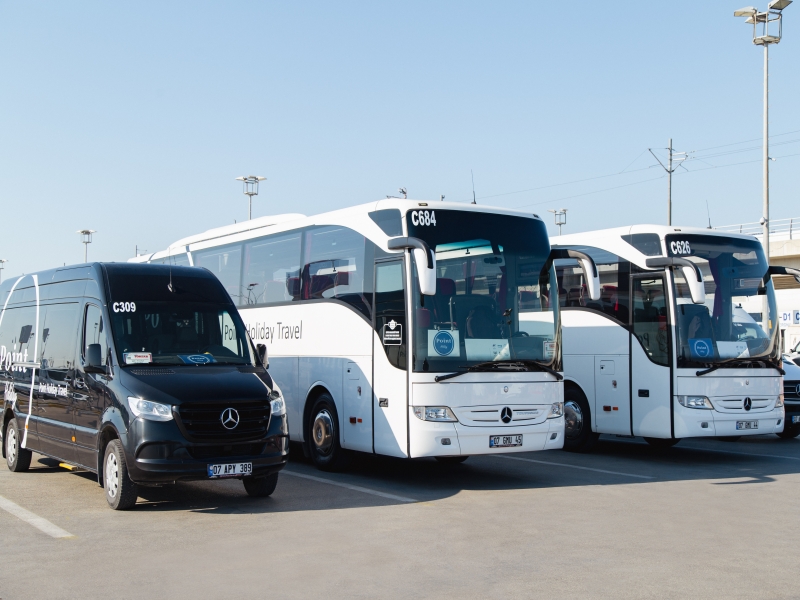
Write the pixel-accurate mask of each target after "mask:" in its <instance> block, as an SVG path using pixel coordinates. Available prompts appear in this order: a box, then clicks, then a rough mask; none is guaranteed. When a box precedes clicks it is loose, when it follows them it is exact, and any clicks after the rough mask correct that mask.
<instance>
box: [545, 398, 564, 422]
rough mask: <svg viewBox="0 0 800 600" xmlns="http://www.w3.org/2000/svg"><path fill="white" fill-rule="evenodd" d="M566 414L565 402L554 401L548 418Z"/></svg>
mask: <svg viewBox="0 0 800 600" xmlns="http://www.w3.org/2000/svg"><path fill="white" fill-rule="evenodd" d="M563 416H564V403H563V402H553V404H552V405H551V406H550V412H549V413H547V418H548V419H557V418H558V417H563Z"/></svg>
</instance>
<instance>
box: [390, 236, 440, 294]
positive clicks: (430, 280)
mask: <svg viewBox="0 0 800 600" xmlns="http://www.w3.org/2000/svg"><path fill="white" fill-rule="evenodd" d="M389 250H413V254H414V262H415V263H416V265H417V279H418V281H419V291H420V292H421V293H422V294H424V295H425V296H435V295H436V255H435V254H434V253H433V251H432V250H431V249H430V248H429V247H428V244H426V243H425V242H424V241H423V240H421V239H419V238H414V237H397V238H391V239H390V240H389Z"/></svg>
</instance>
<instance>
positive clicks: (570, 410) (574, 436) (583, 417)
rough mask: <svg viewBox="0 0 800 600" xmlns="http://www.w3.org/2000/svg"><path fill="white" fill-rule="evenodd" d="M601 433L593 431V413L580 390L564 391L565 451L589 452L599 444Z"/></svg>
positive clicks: (569, 388)
mask: <svg viewBox="0 0 800 600" xmlns="http://www.w3.org/2000/svg"><path fill="white" fill-rule="evenodd" d="M599 437H600V434H599V433H594V432H593V431H592V411H591V409H590V408H589V402H588V401H587V400H586V396H584V395H583V392H582V391H581V390H580V388H575V387H572V386H570V387H568V388H566V389H565V390H564V450H566V451H568V452H588V451H589V450H591V449H592V448H593V447H594V445H595V444H596V443H597V438H599Z"/></svg>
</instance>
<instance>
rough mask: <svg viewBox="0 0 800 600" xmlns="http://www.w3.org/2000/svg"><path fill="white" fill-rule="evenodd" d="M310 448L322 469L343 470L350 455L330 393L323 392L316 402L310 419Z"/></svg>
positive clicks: (308, 429)
mask: <svg viewBox="0 0 800 600" xmlns="http://www.w3.org/2000/svg"><path fill="white" fill-rule="evenodd" d="M307 431H308V437H307V440H308V449H309V452H311V460H313V461H314V464H315V465H316V467H317V468H318V469H319V470H320V471H341V470H342V469H344V468H345V467H347V465H348V463H349V462H350V460H349V459H350V456H349V454H348V452H347V450H345V449H344V448H342V445H341V438H340V437H339V415H338V413H337V412H336V405H335V404H334V402H333V398H331V396H330V394H328V393H327V392H326V393H324V394H321V395H320V396H319V397H318V398H317V399H316V401H315V402H314V407H313V408H312V409H311V412H310V413H309V420H308V428H307Z"/></svg>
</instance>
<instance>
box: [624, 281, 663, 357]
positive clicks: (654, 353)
mask: <svg viewBox="0 0 800 600" xmlns="http://www.w3.org/2000/svg"><path fill="white" fill-rule="evenodd" d="M633 334H634V335H635V336H636V339H638V340H639V343H640V344H641V345H642V348H644V351H645V353H646V354H647V357H648V358H649V359H650V360H652V361H653V362H654V363H656V364H659V365H664V366H669V338H668V337H667V294H666V289H665V287H664V276H663V275H657V276H655V277H647V278H639V277H636V278H634V279H633Z"/></svg>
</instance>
